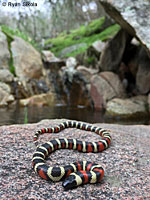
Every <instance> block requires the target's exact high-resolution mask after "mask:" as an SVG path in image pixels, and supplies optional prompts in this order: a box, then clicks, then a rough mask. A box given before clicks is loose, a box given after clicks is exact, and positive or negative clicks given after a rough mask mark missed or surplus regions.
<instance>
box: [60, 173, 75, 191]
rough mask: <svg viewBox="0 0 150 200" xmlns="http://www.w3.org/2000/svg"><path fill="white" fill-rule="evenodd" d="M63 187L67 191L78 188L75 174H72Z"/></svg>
mask: <svg viewBox="0 0 150 200" xmlns="http://www.w3.org/2000/svg"><path fill="white" fill-rule="evenodd" d="M62 186H63V187H64V189H65V190H69V189H73V188H75V187H77V181H76V176H75V175H74V173H71V174H70V175H69V176H68V177H67V178H66V179H65V180H64V182H63V183H62Z"/></svg>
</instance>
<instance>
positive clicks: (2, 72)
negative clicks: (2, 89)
mask: <svg viewBox="0 0 150 200" xmlns="http://www.w3.org/2000/svg"><path fill="white" fill-rule="evenodd" d="M13 80H14V76H13V74H12V73H11V72H10V71H9V70H8V69H0V81H2V82H5V83H11V82H12V81H13Z"/></svg>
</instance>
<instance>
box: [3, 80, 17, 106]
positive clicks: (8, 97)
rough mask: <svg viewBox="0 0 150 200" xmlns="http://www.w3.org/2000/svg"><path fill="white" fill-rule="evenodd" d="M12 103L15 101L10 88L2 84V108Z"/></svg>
mask: <svg viewBox="0 0 150 200" xmlns="http://www.w3.org/2000/svg"><path fill="white" fill-rule="evenodd" d="M12 101H14V97H13V95H12V94H11V88H10V86H9V85H7V84H6V83H3V82H0V106H6V105H8V103H10V102H12Z"/></svg>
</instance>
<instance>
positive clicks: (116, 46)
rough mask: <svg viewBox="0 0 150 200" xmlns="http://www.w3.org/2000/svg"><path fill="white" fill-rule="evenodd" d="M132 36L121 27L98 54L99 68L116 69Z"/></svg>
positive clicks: (104, 69)
mask: <svg viewBox="0 0 150 200" xmlns="http://www.w3.org/2000/svg"><path fill="white" fill-rule="evenodd" d="M131 39H132V37H131V36H130V35H129V34H128V33H127V32H126V31H124V30H123V29H121V30H120V31H119V32H118V33H117V34H116V35H115V36H114V38H112V39H111V40H110V41H108V42H107V43H106V45H105V47H104V49H103V51H102V53H101V56H100V70H102V71H117V70H118V68H119V64H120V62H121V60H122V57H123V53H124V50H125V47H126V46H127V44H129V43H130V41H131Z"/></svg>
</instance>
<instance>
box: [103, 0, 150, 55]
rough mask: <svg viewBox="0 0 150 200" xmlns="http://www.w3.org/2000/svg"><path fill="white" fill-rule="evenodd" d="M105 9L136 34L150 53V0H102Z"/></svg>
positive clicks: (131, 32) (130, 31)
mask: <svg viewBox="0 0 150 200" xmlns="http://www.w3.org/2000/svg"><path fill="white" fill-rule="evenodd" d="M100 2H101V4H102V6H103V7H104V9H105V11H106V12H107V13H108V14H109V15H110V16H111V17H112V18H114V19H115V21H116V22H117V23H119V24H120V25H121V26H122V27H123V28H124V29H126V30H127V31H128V32H129V33H130V34H131V35H133V36H136V37H137V38H138V39H139V40H140V41H141V43H142V44H143V45H144V46H145V47H146V49H147V50H148V52H149V54H150V28H149V27H150V12H149V11H150V1H149V0H145V1H141V0H136V1H135V0H134V1H130V0H126V1H120V0H111V1H110V0H100Z"/></svg>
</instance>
